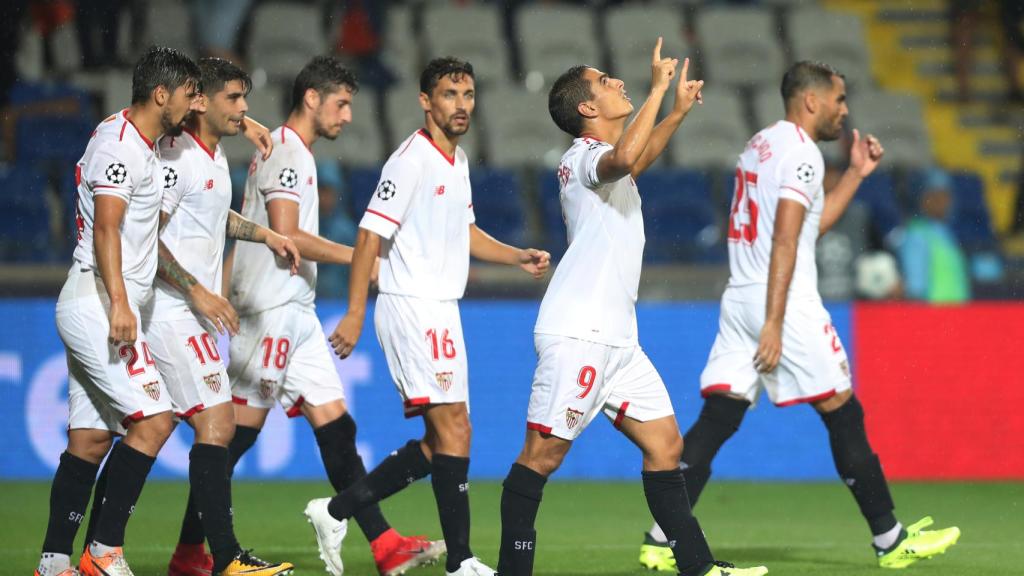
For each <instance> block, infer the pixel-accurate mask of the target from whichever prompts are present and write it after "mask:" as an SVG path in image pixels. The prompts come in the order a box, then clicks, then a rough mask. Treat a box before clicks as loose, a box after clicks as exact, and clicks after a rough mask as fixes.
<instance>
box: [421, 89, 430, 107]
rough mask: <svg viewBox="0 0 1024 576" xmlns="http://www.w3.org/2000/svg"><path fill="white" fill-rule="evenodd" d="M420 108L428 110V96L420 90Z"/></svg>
mask: <svg viewBox="0 0 1024 576" xmlns="http://www.w3.org/2000/svg"><path fill="white" fill-rule="evenodd" d="M420 108H422V109H423V111H424V112H430V96H429V95H428V94H427V93H426V92H420Z"/></svg>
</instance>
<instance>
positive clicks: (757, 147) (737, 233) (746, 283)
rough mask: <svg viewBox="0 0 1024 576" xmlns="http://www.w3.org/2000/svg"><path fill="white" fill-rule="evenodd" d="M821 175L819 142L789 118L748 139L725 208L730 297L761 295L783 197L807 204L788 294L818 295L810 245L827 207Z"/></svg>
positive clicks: (761, 298) (812, 244)
mask: <svg viewBox="0 0 1024 576" xmlns="http://www.w3.org/2000/svg"><path fill="white" fill-rule="evenodd" d="M824 175H825V162H824V160H823V159H822V157H821V151H820V150H818V145H817V144H815V143H814V141H813V140H811V138H810V136H808V135H807V133H806V132H804V131H803V130H802V129H801V128H800V127H799V126H797V125H796V124H793V123H792V122H787V121H780V122H776V123H775V124H772V125H771V126H769V127H768V128H765V129H764V130H761V131H760V132H758V133H757V134H756V135H754V137H753V138H751V140H750V141H749V142H748V143H747V146H746V148H745V149H744V150H743V153H742V154H740V159H739V162H738V163H737V165H736V182H735V195H734V197H733V201H732V209H731V210H730V213H729V287H730V288H732V289H733V290H732V293H733V295H734V296H738V297H741V298H747V297H749V298H751V299H755V300H761V301H763V300H764V298H765V290H766V289H767V286H768V263H769V261H770V260H771V253H772V234H773V232H774V230H775V211H776V208H777V206H778V203H779V200H780V199H783V198H785V199H787V200H794V201H796V202H799V203H800V204H802V205H803V206H804V207H805V208H807V213H806V216H805V217H804V223H803V228H802V229H801V230H800V238H799V240H798V243H797V252H796V268H795V269H794V271H793V280H792V283H791V284H790V289H789V295H790V296H791V297H792V296H801V297H809V298H820V297H819V296H818V269H817V265H816V264H815V261H814V245H815V243H816V242H817V241H818V235H819V225H820V222H821V212H822V209H823V208H824V206H825V197H824V191H823V187H822V180H823V178H824Z"/></svg>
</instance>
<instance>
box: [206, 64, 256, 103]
mask: <svg viewBox="0 0 1024 576" xmlns="http://www.w3.org/2000/svg"><path fill="white" fill-rule="evenodd" d="M199 71H200V73H201V74H202V76H201V79H202V82H203V92H205V93H206V94H207V95H208V96H211V95H213V94H216V93H217V92H220V91H221V90H223V89H224V85H225V84H227V83H228V82H233V81H235V80H238V81H239V82H241V83H242V91H243V92H245V94H246V95H248V94H249V91H250V90H252V78H250V77H249V75H248V74H247V73H246V72H245V70H242V69H241V68H239V67H238V66H236V65H235V63H234V62H232V61H230V60H225V59H224V58H212V57H210V58H200V59H199Z"/></svg>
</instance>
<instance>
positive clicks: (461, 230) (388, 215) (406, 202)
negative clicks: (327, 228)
mask: <svg viewBox="0 0 1024 576" xmlns="http://www.w3.org/2000/svg"><path fill="white" fill-rule="evenodd" d="M475 221H476V217H475V216H474V213H473V195H472V191H471V190H470V186H469V163H468V162H467V160H466V153H465V152H463V151H462V148H459V147H456V148H455V155H454V156H448V155H447V154H445V153H444V152H443V151H442V150H441V149H440V148H438V147H437V145H436V144H435V143H434V141H433V139H431V137H430V134H429V133H428V132H427V131H426V130H419V131H417V132H415V133H413V135H412V136H409V137H408V138H406V139H405V141H404V142H402V144H401V146H399V147H398V149H397V150H396V151H395V152H394V153H392V154H391V157H390V158H388V161H387V163H386V164H385V165H384V169H383V170H381V174H380V181H379V182H378V183H377V188H376V189H375V190H374V193H373V196H372V197H371V198H370V205H369V206H368V207H367V208H366V213H365V214H364V215H363V218H362V220H360V222H359V227H360V228H365V229H366V230H369V231H371V232H374V233H375V234H377V235H379V236H380V237H381V239H382V242H381V250H380V258H381V262H380V278H379V282H378V283H379V286H380V291H381V292H384V293H387V294H398V295H401V296H414V297H417V298H428V299H431V300H457V299H459V298H462V294H463V293H464V292H465V291H466V279H467V278H468V276H469V225H470V224H472V223H474V222H475Z"/></svg>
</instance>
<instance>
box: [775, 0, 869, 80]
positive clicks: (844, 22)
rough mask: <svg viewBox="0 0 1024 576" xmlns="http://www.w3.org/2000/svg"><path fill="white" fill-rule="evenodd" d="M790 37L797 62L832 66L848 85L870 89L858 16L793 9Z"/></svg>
mask: <svg viewBox="0 0 1024 576" xmlns="http://www.w3.org/2000/svg"><path fill="white" fill-rule="evenodd" d="M788 22H789V25H788V28H789V37H790V39H791V40H792V42H793V57H794V59H796V60H819V61H821V62H825V63H827V64H831V65H832V66H834V67H835V68H836V69H837V70H838V71H839V73H840V74H843V75H844V76H845V77H846V82H847V84H848V85H850V86H854V87H858V88H862V89H863V88H870V87H871V86H872V85H873V82H872V80H871V56H870V54H868V49H867V39H866V36H865V34H864V24H863V22H862V21H861V18H860V16H858V15H856V14H850V13H846V12H831V11H826V10H815V9H811V10H794V11H793V12H791V13H790V15H789V20H788Z"/></svg>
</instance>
